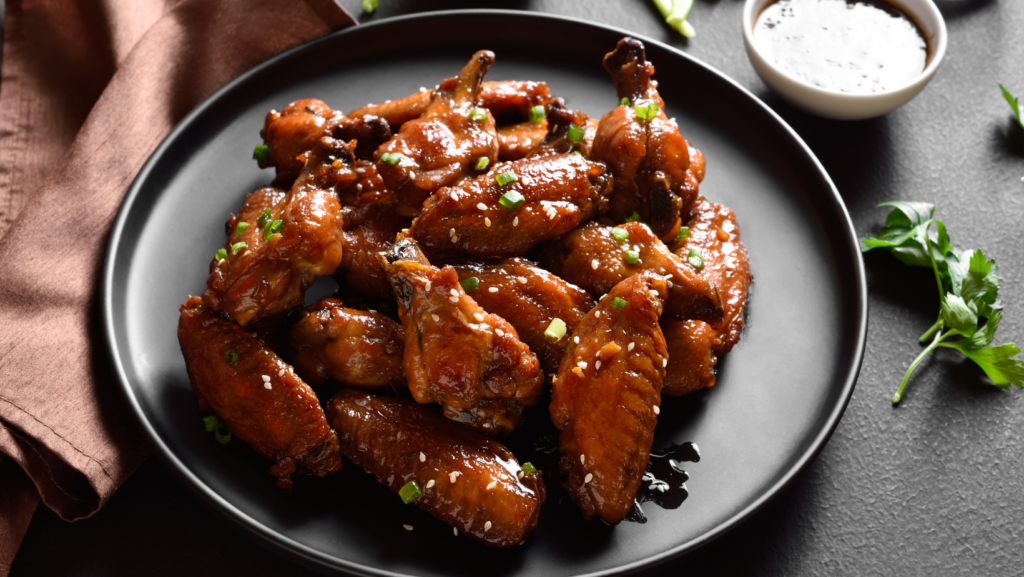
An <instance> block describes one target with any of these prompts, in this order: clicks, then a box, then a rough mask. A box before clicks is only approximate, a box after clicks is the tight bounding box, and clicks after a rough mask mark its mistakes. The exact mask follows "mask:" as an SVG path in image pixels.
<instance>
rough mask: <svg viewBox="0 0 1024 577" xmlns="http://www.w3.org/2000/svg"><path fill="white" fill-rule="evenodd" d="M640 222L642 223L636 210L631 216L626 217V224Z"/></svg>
mask: <svg viewBox="0 0 1024 577" xmlns="http://www.w3.org/2000/svg"><path fill="white" fill-rule="evenodd" d="M639 221H640V213H639V212H637V211H635V210H634V211H633V212H631V213H630V214H629V216H627V217H626V222H639Z"/></svg>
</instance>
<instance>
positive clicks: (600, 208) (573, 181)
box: [410, 154, 611, 256]
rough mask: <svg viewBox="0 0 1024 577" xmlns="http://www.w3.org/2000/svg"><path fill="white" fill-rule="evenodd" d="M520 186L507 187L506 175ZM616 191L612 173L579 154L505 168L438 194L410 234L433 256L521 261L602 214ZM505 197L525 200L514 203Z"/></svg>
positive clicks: (531, 159)
mask: <svg viewBox="0 0 1024 577" xmlns="http://www.w3.org/2000/svg"><path fill="white" fill-rule="evenodd" d="M501 175H512V176H509V177H507V178H512V177H514V178H515V180H513V181H511V182H508V183H507V184H501V183H500V182H499V180H498V177H499V176H501ZM610 188H611V181H610V179H609V178H608V176H607V174H606V172H605V167H604V165H602V164H598V163H595V162H590V161H589V160H586V159H584V158H583V157H582V156H580V155H578V154H561V155H554V156H544V157H538V158H528V159H524V160H517V161H514V162H508V163H503V164H499V165H498V166H497V167H495V168H494V170H493V171H492V172H491V173H489V174H486V175H483V176H479V177H477V178H474V179H471V180H465V181H463V182H462V183H460V184H459V185H458V186H452V187H449V188H445V189H442V190H440V191H438V193H437V194H435V195H434V196H432V197H431V198H430V199H429V200H428V201H427V202H426V204H425V205H424V207H423V212H422V213H421V214H420V216H419V218H417V219H416V220H415V222H413V225H412V228H411V229H410V234H411V235H412V236H413V237H414V238H415V239H416V240H417V241H419V242H420V243H422V244H423V246H424V247H426V248H427V249H428V250H429V251H430V252H431V254H435V253H445V252H455V253H460V252H461V253H466V254H472V255H479V256H519V255H523V254H526V253H527V252H529V250H530V249H531V248H533V247H534V245H536V244H537V243H540V242H544V241H546V240H550V239H552V238H557V237H559V236H561V235H563V234H565V233H567V232H569V231H571V230H572V229H574V228H576V227H577V226H578V225H579V224H580V223H581V222H583V221H585V220H587V219H590V218H593V217H595V216H599V215H600V214H602V213H603V212H604V211H605V208H606V206H607V200H606V195H607V194H608V191H609V189H610ZM504 195H509V196H511V195H519V196H520V197H521V202H519V203H515V204H513V203H511V202H510V201H509V197H505V202H504V203H503V201H502V198H503V196H504Z"/></svg>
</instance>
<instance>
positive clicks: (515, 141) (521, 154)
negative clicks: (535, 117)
mask: <svg viewBox="0 0 1024 577" xmlns="http://www.w3.org/2000/svg"><path fill="white" fill-rule="evenodd" d="M497 131H498V159H500V160H502V161H505V160H519V159H520V158H526V157H527V156H528V155H529V154H530V153H532V152H533V151H534V150H536V149H537V147H538V146H540V145H541V143H542V142H544V139H545V138H546V137H547V134H548V121H547V120H541V121H540V122H531V121H529V120H527V121H526V122H519V123H516V124H508V125H506V126H499V127H498V129H497Z"/></svg>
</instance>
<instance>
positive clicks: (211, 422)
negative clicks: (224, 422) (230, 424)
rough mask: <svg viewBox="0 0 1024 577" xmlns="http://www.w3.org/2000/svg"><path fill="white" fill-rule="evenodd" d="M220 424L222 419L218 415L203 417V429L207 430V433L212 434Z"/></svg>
mask: <svg viewBox="0 0 1024 577" xmlns="http://www.w3.org/2000/svg"><path fill="white" fill-rule="evenodd" d="M218 423H220V419H218V418H217V415H206V416H205V417H203V427H205V428H206V432H207V433H212V432H213V430H214V429H216V428H217V424H218Z"/></svg>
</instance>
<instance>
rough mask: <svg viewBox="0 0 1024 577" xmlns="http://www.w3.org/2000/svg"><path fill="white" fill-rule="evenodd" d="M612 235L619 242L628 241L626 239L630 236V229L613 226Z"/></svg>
mask: <svg viewBox="0 0 1024 577" xmlns="http://www.w3.org/2000/svg"><path fill="white" fill-rule="evenodd" d="M612 236H613V237H615V240H617V241H619V242H626V239H627V238H629V231H628V230H626V229H624V228H613V229H612Z"/></svg>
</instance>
